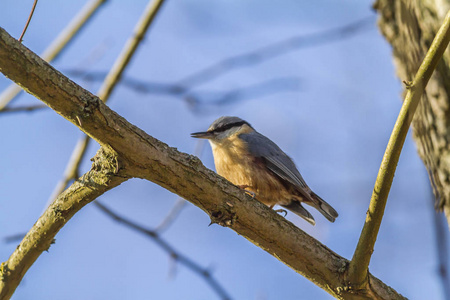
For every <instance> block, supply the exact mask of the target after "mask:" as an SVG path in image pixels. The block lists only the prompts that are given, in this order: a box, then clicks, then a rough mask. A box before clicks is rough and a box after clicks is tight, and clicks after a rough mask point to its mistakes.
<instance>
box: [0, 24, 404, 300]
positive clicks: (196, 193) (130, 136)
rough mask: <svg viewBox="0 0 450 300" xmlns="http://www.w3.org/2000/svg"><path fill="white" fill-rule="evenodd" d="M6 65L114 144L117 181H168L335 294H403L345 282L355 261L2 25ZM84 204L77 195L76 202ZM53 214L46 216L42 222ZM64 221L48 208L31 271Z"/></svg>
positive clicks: (107, 144)
mask: <svg viewBox="0 0 450 300" xmlns="http://www.w3.org/2000/svg"><path fill="white" fill-rule="evenodd" d="M0 71H1V72H2V73H3V74H5V75H6V76H7V77H8V78H10V79H11V80H13V81H15V82H16V83H17V84H19V85H20V86H21V87H22V88H24V89H25V90H26V91H27V92H29V93H31V94H32V95H34V96H35V97H37V98H38V99H40V100H41V101H43V102H44V103H46V104H47V105H48V106H49V107H51V108H52V109H53V110H55V111H56V112H57V113H58V114H60V115H61V116H63V117H64V118H66V119H67V120H69V121H70V122H72V123H73V124H74V125H76V126H77V127H78V128H79V129H80V130H82V131H83V132H85V133H86V134H87V135H89V136H90V137H92V138H93V139H95V140H96V141H97V142H99V143H100V145H101V146H102V147H103V148H105V149H111V152H113V153H114V157H115V158H114V161H116V163H112V164H109V165H112V166H116V169H115V170H116V171H114V172H113V173H114V174H120V178H118V179H117V180H118V181H117V184H119V183H120V182H122V181H124V180H126V179H127V178H129V177H137V178H143V179H147V180H150V181H152V182H155V183H157V184H159V185H161V186H162V187H164V188H166V189H168V190H170V191H172V192H174V193H176V194H178V195H180V196H181V197H183V198H185V199H187V200H189V201H190V202H192V203H193V204H194V205H196V206H198V207H199V208H201V209H202V210H203V211H205V212H206V213H207V214H208V215H209V216H210V217H211V220H212V222H214V223H218V224H220V225H222V226H226V227H230V228H231V229H232V230H234V231H236V232H237V233H238V234H240V235H242V236H244V237H245V238H246V239H248V240H249V241H251V242H252V243H254V244H255V245H257V246H258V247H260V248H262V249H264V250H265V251H267V252H268V253H270V254H272V255H273V256H275V257H277V258H278V259H279V260H280V261H282V262H283V263H285V264H286V265H288V266H289V267H291V268H292V269H294V270H295V271H296V272H298V273H300V274H302V275H303V276H305V277H306V278H308V279H309V280H311V281H312V282H314V283H315V284H317V285H318V286H320V287H321V288H322V289H324V290H325V291H327V292H328V293H330V294H331V295H333V296H334V297H336V298H339V299H404V298H403V297H402V296H401V295H400V294H398V293H397V292H396V291H394V290H393V289H392V288H390V287H389V286H387V285H385V284H384V283H383V282H381V281H380V280H379V279H377V278H376V277H374V276H372V275H371V274H368V282H367V284H366V285H365V286H364V287H363V288H361V289H352V287H351V286H349V284H348V282H347V280H346V272H347V268H348V260H346V259H345V258H343V257H341V256H339V255H338V254H336V253H334V252H333V251H331V250H330V249H328V248H327V247H326V246H325V245H323V244H321V243H320V242H319V241H317V240H315V239H314V238H312V237H311V236H309V235H307V234H306V233H305V232H303V231H302V230H301V229H299V228H298V227H296V226H295V225H293V224H292V223H290V222H289V221H287V220H286V219H284V218H283V217H281V216H279V215H278V214H277V213H275V212H274V211H273V210H271V209H269V208H268V207H266V206H265V205H263V204H262V203H260V202H258V201H257V200H255V199H252V198H251V197H250V196H248V195H246V194H245V192H243V191H242V190H241V189H239V188H238V187H236V186H234V185H232V184H231V183H230V182H228V181H226V180H225V179H224V178H222V177H220V176H218V175H217V174H215V173H214V172H212V171H211V170H209V169H207V168H205V167H204V166H203V165H202V164H201V162H200V160H198V158H196V157H194V156H191V155H188V154H185V153H181V152H178V151H177V150H176V149H174V148H171V147H169V146H167V145H166V144H164V143H162V142H160V141H158V140H157V139H155V138H153V137H151V136H149V135H148V134H146V133H145V132H144V131H142V130H141V129H139V128H137V127H136V126H133V125H132V124H130V123H129V122H127V121H126V120H125V119H124V118H122V117H121V116H119V115H118V114H117V113H115V112H114V111H112V110H111V109H109V107H108V106H106V104H104V103H103V102H102V101H101V100H100V99H99V98H98V97H96V96H94V95H93V94H91V93H90V92H88V91H86V90H84V89H83V88H82V87H80V86H78V85H77V84H76V83H74V82H73V81H71V80H70V79H68V78H67V77H65V76H64V75H62V74H61V73H60V72H58V71H57V70H55V69H54V68H52V67H51V66H50V65H49V64H48V63H46V62H45V61H43V60H42V59H41V58H40V57H38V56H37V55H36V54H34V53H33V52H31V51H30V50H29V49H27V48H26V47H25V46H23V45H22V44H20V43H18V42H17V41H16V40H15V39H14V38H12V37H11V36H10V35H9V34H8V33H7V32H6V31H5V30H3V29H2V28H0ZM114 178H117V177H114ZM69 189H70V188H69ZM77 203H78V202H77V201H75V202H74V204H73V205H78V204H77ZM49 209H50V210H51V208H49ZM66 209H70V208H66ZM46 216H48V218H47V219H46V220H41V219H42V218H46ZM42 221H46V222H47V221H48V222H59V223H58V224H56V225H55V227H52V230H51V231H46V230H45V228H44V227H40V226H39V224H41V223H42ZM64 224H65V222H61V221H59V219H58V218H55V217H54V213H53V214H52V213H47V212H45V213H44V215H43V216H42V217H41V218H40V220H39V221H38V222H37V223H36V224H35V225H34V226H33V228H32V230H31V231H33V232H35V234H38V235H42V236H45V235H47V237H46V239H45V243H44V244H43V245H41V244H39V241H40V240H41V239H33V242H32V243H33V244H32V245H28V247H30V249H31V250H30V251H33V255H32V259H30V260H28V261H27V262H24V263H26V265H25V266H23V269H25V270H26V269H28V268H29V267H30V266H31V264H32V263H33V262H34V261H35V260H36V259H37V257H38V256H39V254H40V253H42V251H44V250H45V249H47V248H46V247H48V239H49V238H53V237H54V235H55V234H56V232H58V230H60V229H61V227H62V226H64ZM31 231H30V232H31ZM26 242H27V240H24V241H22V242H21V244H20V245H19V247H18V248H17V249H16V250H15V252H14V253H13V254H12V255H11V257H10V260H11V259H12V258H13V257H14V256H15V255H16V254H17V251H20V249H22V246H23V247H25V246H27V245H24V243H26ZM10 260H8V261H7V262H5V263H3V264H2V265H1V268H0V281H1V282H3V288H8V289H9V290H12V291H13V290H14V289H15V287H16V286H17V285H16V286H6V284H5V282H8V283H11V285H14V284H18V282H20V279H21V277H20V276H23V273H24V272H14V270H16V269H17V268H16V269H13V268H11V267H12V266H13V265H11V264H10ZM14 276H18V277H17V278H16V277H14ZM1 288H2V285H0V289H1ZM0 293H1V291H0Z"/></svg>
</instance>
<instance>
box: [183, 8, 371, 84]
mask: <svg viewBox="0 0 450 300" xmlns="http://www.w3.org/2000/svg"><path fill="white" fill-rule="evenodd" d="M374 20H375V18H374V16H369V17H365V18H362V19H360V20H357V21H356V22H352V23H350V24H347V25H345V26H342V27H337V28H333V29H329V30H325V31H322V32H318V33H312V34H306V35H298V36H294V37H291V38H288V39H286V40H283V41H280V42H276V43H273V44H270V45H268V46H265V47H262V48H259V49H256V50H253V51H251V52H247V53H243V54H240V55H235V56H231V57H228V58H225V59H223V60H221V61H219V62H217V63H214V64H212V65H211V66H209V67H207V68H204V69H202V70H200V71H197V72H194V73H192V74H191V75H188V76H186V77H185V78H183V79H181V80H179V81H178V82H177V84H176V85H179V86H185V87H189V88H193V87H194V86H197V85H200V84H203V83H205V82H207V81H211V80H213V79H215V78H217V77H219V76H223V75H225V74H226V73H228V72H230V71H232V70H234V69H238V68H243V67H250V66H254V65H256V64H260V63H262V62H265V61H267V60H270V59H274V58H276V57H278V56H281V55H284V54H287V53H289V52H291V51H294V50H296V49H299V48H304V47H311V46H318V45H323V44H328V43H330V42H334V41H340V40H342V39H344V38H348V37H352V36H354V35H355V34H357V33H361V32H363V31H364V30H366V29H368V28H374V26H372V25H373V23H374ZM369 25H370V26H369Z"/></svg>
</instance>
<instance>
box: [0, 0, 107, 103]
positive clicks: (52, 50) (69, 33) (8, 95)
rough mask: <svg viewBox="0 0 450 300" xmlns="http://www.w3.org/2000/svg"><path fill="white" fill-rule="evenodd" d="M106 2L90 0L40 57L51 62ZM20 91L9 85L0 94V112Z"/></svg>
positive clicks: (16, 86) (18, 88)
mask: <svg viewBox="0 0 450 300" xmlns="http://www.w3.org/2000/svg"><path fill="white" fill-rule="evenodd" d="M105 2H106V0H91V1H90V2H89V3H88V4H87V5H86V6H84V7H83V9H82V10H81V11H80V12H79V13H78V14H77V15H76V16H75V17H74V18H73V19H72V21H71V22H70V23H69V24H68V25H67V26H66V28H64V29H63V30H62V31H61V33H60V34H59V35H58V37H57V38H56V39H55V40H53V42H52V43H51V44H50V46H48V47H47V49H45V51H44V53H43V54H42V55H41V57H42V58H43V59H44V60H45V61H47V62H51V61H52V60H54V59H55V58H56V57H57V56H58V55H59V54H61V52H62V50H64V49H65V47H66V46H67V45H68V43H69V42H70V41H71V40H73V38H74V37H75V36H76V34H77V33H79V32H80V29H81V28H82V27H83V26H84V25H85V24H86V23H87V21H89V20H90V19H91V17H92V16H93V15H94V13H95V12H96V11H98V8H99V7H100V6H101V4H103V3H105ZM21 91H22V89H21V88H20V87H19V86H18V85H16V84H14V83H13V84H11V85H10V86H8V87H7V88H6V89H5V90H4V91H3V92H2V93H1V94H0V111H1V110H3V109H4V108H5V107H6V106H7V105H8V104H9V103H10V102H11V101H12V100H13V99H14V98H15V97H16V96H17V95H18V94H19V93H20V92H21Z"/></svg>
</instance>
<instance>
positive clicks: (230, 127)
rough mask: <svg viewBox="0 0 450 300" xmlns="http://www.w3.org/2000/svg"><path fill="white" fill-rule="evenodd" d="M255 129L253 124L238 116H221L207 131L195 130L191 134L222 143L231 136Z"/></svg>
mask: <svg viewBox="0 0 450 300" xmlns="http://www.w3.org/2000/svg"><path fill="white" fill-rule="evenodd" d="M252 131H254V129H253V127H252V125H250V124H249V123H248V122H247V121H244V120H242V119H241V118H238V117H228V116H225V117H220V118H218V119H217V120H215V121H214V122H213V123H212V124H211V126H209V128H208V130H207V131H204V132H194V133H191V136H192V137H194V138H200V139H208V140H209V141H211V142H213V143H221V142H223V141H225V140H227V139H229V138H231V137H234V136H237V135H239V134H241V133H249V132H252Z"/></svg>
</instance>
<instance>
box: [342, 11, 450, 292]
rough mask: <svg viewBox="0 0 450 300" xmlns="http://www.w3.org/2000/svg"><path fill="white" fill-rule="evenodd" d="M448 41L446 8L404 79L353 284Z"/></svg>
mask: <svg viewBox="0 0 450 300" xmlns="http://www.w3.org/2000/svg"><path fill="white" fill-rule="evenodd" d="M449 41H450V11H449V12H448V14H447V16H446V17H445V20H444V23H443V24H442V26H441V28H440V29H439V31H438V33H437V34H436V37H435V38H434V40H433V43H432V44H431V46H430V49H429V50H428V52H427V54H426V56H425V58H424V60H423V62H422V64H421V65H420V68H419V70H418V71H417V74H416V76H415V78H414V81H413V82H406V85H407V86H406V88H407V89H408V92H407V94H406V97H405V101H404V102H403V105H402V108H401V110H400V113H399V116H398V118H397V121H396V123H395V125H394V129H393V131H392V134H391V137H390V139H389V143H388V145H387V147H386V152H385V154H384V157H383V161H382V162H381V166H380V169H379V171H378V176H377V179H376V182H375V187H374V189H373V193H372V197H371V199H370V205H369V210H368V211H367V216H366V221H365V223H364V227H363V229H362V232H361V236H360V239H359V241H358V245H357V247H356V249H355V253H354V254H353V258H352V260H351V262H350V266H349V272H348V278H349V281H350V283H351V285H353V286H354V287H359V286H361V285H364V284H366V283H367V274H368V267H369V262H370V258H371V256H372V253H373V249H374V246H375V242H376V239H377V235H378V231H379V229H380V225H381V220H382V218H383V214H384V208H385V207H386V201H387V198H388V195H389V190H390V188H391V185H392V180H393V179H394V174H395V169H396V167H397V163H398V160H399V157H400V153H401V151H402V147H403V143H404V141H405V138H406V134H407V133H408V129H409V126H410V124H411V121H412V119H413V116H414V112H415V110H416V108H417V105H418V103H419V101H420V99H421V97H422V94H423V91H424V89H425V87H426V85H427V83H428V80H429V79H430V77H431V74H432V73H433V72H434V70H435V68H436V65H437V63H438V62H439V60H440V59H441V57H442V54H443V53H444V51H445V49H446V48H447V45H448V43H449Z"/></svg>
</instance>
